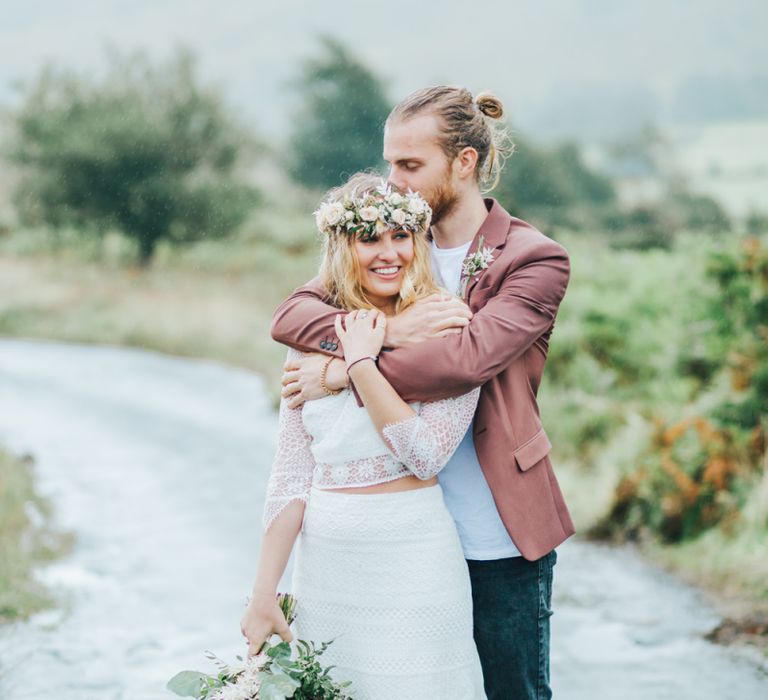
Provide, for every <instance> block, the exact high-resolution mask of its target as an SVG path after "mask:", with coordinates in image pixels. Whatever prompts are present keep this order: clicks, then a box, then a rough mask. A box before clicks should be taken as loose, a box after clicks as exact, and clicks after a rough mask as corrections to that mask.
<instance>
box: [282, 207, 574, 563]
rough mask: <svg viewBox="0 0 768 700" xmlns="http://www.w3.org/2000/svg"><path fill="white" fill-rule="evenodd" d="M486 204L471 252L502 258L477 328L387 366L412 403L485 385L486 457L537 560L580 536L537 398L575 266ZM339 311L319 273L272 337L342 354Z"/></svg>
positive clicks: (521, 544) (480, 303)
mask: <svg viewBox="0 0 768 700" xmlns="http://www.w3.org/2000/svg"><path fill="white" fill-rule="evenodd" d="M485 201H486V206H487V207H488V209H489V213H488V217H487V218H486V220H485V221H484V222H483V225H482V226H481V227H480V230H479V231H478V232H477V235H476V236H475V239H474V240H473V242H472V245H471V246H470V249H469V253H468V255H471V254H472V253H474V252H475V250H476V249H477V246H478V241H479V239H480V236H482V237H483V239H484V241H483V245H484V246H487V247H491V248H493V256H494V261H493V262H492V263H491V264H490V266H489V267H488V268H487V269H485V270H483V271H482V272H481V273H480V274H479V275H477V276H475V277H473V278H472V280H471V281H470V282H469V284H468V286H467V300H468V303H469V306H470V308H471V309H472V312H473V314H474V317H473V318H472V321H471V322H470V324H469V326H468V327H467V328H465V329H464V330H463V331H462V332H461V333H460V334H456V335H451V336H448V337H446V338H436V339H434V340H428V341H425V342H423V343H419V344H418V345H415V346H413V347H410V348H397V349H394V350H392V351H389V352H382V353H381V354H380V359H379V369H380V370H381V372H382V374H383V375H384V376H385V377H386V378H387V380H388V381H389V382H390V383H391V384H392V386H393V387H394V388H395V390H396V391H397V393H398V394H400V396H401V397H402V398H403V399H404V400H405V401H434V400H437V399H442V398H446V397H450V396H458V395H459V394H463V393H465V392H467V391H470V390H471V389H473V388H474V387H476V386H480V385H482V391H481V393H480V400H479V403H478V407H477V412H476V413H475V421H474V441H475V449H476V451H477V457H478V460H479V462H480V466H481V468H482V470H483V474H484V475H485V478H486V480H487V481H488V485H489V486H490V488H491V492H492V493H493V498H494V501H495V502H496V507H497V509H498V511H499V515H500V516H501V519H502V521H503V522H504V525H505V526H506V528H507V530H508V532H509V534H510V536H511V537H512V539H513V541H514V542H515V545H516V546H517V548H518V549H519V550H520V552H521V553H522V555H523V556H524V557H525V558H526V559H530V560H534V559H538V558H539V557H542V556H544V555H545V554H547V553H548V552H549V551H551V550H552V549H554V548H555V547H556V546H557V545H558V544H560V543H561V542H563V540H565V539H566V538H568V537H569V536H570V535H572V534H573V533H574V527H573V522H572V521H571V517H570V514H569V513H568V508H567V507H566V505H565V501H564V499H563V495H562V493H561V491H560V487H559V486H558V483H557V479H556V478H555V474H554V471H553V469H552V464H551V462H550V459H549V451H550V449H551V447H552V445H551V443H550V441H549V438H548V437H547V433H546V432H545V430H544V427H543V426H542V424H541V420H540V417H539V408H538V405H537V403H536V394H537V391H538V388H539V384H540V382H541V375H542V372H543V371H544V364H545V362H546V359H547V351H548V348H549V338H550V336H551V334H552V329H553V327H554V323H555V316H556V315H557V309H558V306H559V305H560V301H561V300H562V298H563V296H564V294H565V290H566V287H567V285H568V279H569V276H570V264H569V258H568V253H567V252H566V250H565V249H564V248H563V247H562V246H561V245H560V244H558V243H556V242H555V241H553V240H552V239H550V238H547V237H546V236H545V235H543V234H542V233H540V232H539V231H537V230H536V229H535V228H533V226H531V225H530V224H528V223H526V222H525V221H522V220H520V219H516V218H514V217H512V216H510V215H509V214H508V213H507V212H506V211H505V210H504V209H503V208H502V207H501V206H500V205H499V204H498V202H496V201H495V200H493V199H486V200H485ZM336 314H338V309H335V308H334V307H332V306H329V305H328V304H327V303H326V296H325V290H324V288H323V286H322V284H321V283H320V281H319V279H318V278H315V279H314V280H312V281H311V282H309V283H308V284H307V285H305V286H303V287H300V288H299V289H297V290H296V291H295V292H294V293H293V294H292V295H291V296H290V297H289V298H288V299H287V300H286V301H284V302H283V303H282V304H281V305H280V306H279V307H278V309H277V311H276V312H275V315H274V318H273V320H272V329H271V332H272V337H273V338H274V339H275V340H276V341H278V342H280V343H283V344H285V345H290V346H292V347H294V348H296V349H299V350H303V351H309V352H313V351H314V352H325V353H327V354H332V355H336V356H339V357H341V356H342V353H341V351H340V350H339V342H338V338H337V337H336V335H335V331H334V325H333V320H334V317H335V316H336Z"/></svg>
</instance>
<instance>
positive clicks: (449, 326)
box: [384, 292, 472, 348]
mask: <svg viewBox="0 0 768 700" xmlns="http://www.w3.org/2000/svg"><path fill="white" fill-rule="evenodd" d="M471 318H472V312H471V311H470V310H469V307H468V306H467V305H466V304H465V303H464V302H463V301H462V300H461V299H459V298H458V297H455V296H448V295H447V294H446V293H444V292H443V293H440V292H438V293H435V294H432V295H430V296H428V297H426V298H425V299H420V300H419V301H417V302H416V303H415V304H413V305H412V306H409V307H408V308H407V309H406V310H405V311H403V312H402V313H399V314H398V315H397V316H393V317H391V318H389V319H387V331H386V335H385V337H384V345H386V346H387V347H390V348H404V347H408V346H410V345H415V344H416V343H420V342H422V341H423V340H429V339H430V338H441V337H443V336H446V335H451V334H452V333H461V331H462V329H463V328H465V327H466V326H468V325H469V321H470V319H471Z"/></svg>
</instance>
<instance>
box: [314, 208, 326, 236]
mask: <svg viewBox="0 0 768 700" xmlns="http://www.w3.org/2000/svg"><path fill="white" fill-rule="evenodd" d="M315 223H316V224H317V228H318V229H319V230H320V231H323V230H325V227H326V225H327V223H328V222H327V221H326V218H325V206H322V207H320V208H319V209H318V210H317V211H316V212H315Z"/></svg>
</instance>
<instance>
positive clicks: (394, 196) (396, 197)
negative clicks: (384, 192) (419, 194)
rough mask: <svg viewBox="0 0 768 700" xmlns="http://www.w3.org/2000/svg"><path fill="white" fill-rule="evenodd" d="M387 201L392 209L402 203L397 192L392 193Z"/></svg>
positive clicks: (400, 196) (401, 197)
mask: <svg viewBox="0 0 768 700" xmlns="http://www.w3.org/2000/svg"><path fill="white" fill-rule="evenodd" d="M387 201H388V202H389V203H390V204H391V205H392V206H393V207H399V206H400V205H401V204H402V203H403V196H402V195H401V194H400V193H399V192H392V193H390V195H389V197H387Z"/></svg>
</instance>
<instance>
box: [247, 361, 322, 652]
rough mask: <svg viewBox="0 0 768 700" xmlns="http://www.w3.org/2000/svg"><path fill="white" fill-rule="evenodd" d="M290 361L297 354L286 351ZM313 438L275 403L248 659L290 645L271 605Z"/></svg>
mask: <svg viewBox="0 0 768 700" xmlns="http://www.w3.org/2000/svg"><path fill="white" fill-rule="evenodd" d="M288 354H289V357H290V356H292V355H295V354H297V353H296V352H295V351H293V350H289V352H288ZM311 442H312V438H311V437H310V435H309V434H308V433H307V431H306V429H305V428H304V424H303V422H302V418H301V409H300V408H289V407H288V405H287V402H286V400H285V399H283V400H282V401H281V402H280V418H279V432H278V440H277V451H276V453H275V458H274V461H273V463H272V469H271V472H270V475H269V481H268V482H267V493H266V497H265V503H264V514H263V518H262V524H263V528H264V537H263V538H262V542H261V552H260V554H259V562H258V566H257V571H256V578H255V581H254V583H253V588H252V591H251V600H250V602H249V604H248V607H247V609H246V611H245V614H244V615H243V618H242V619H241V621H240V629H241V631H242V632H243V634H244V635H245V636H246V637H247V639H248V641H249V643H250V647H249V652H248V653H249V654H256V653H257V652H258V650H259V649H260V647H261V645H262V643H263V642H264V641H265V640H266V639H268V638H269V637H270V636H271V635H272V634H279V635H280V636H281V637H282V638H283V639H284V640H286V641H289V640H290V639H292V635H291V632H290V629H289V628H288V625H287V624H286V622H285V618H284V616H283V614H282V612H281V611H280V608H279V606H278V604H277V601H276V597H275V595H276V592H277V586H278V583H279V582H280V578H281V577H282V575H283V573H284V571H285V567H286V565H287V563H288V559H289V558H290V555H291V551H292V550H293V545H294V543H295V542H296V538H297V536H298V534H299V532H300V531H301V525H302V522H303V519H304V508H305V506H306V503H307V500H308V498H309V492H310V489H311V487H312V472H313V471H314V467H315V463H314V458H313V456H312V452H311V450H310V444H311Z"/></svg>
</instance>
